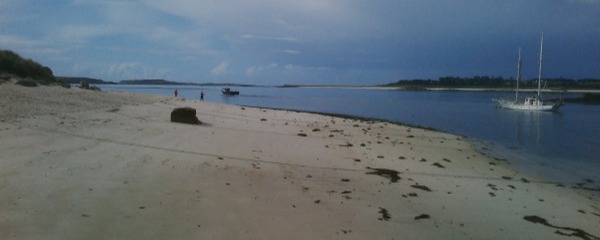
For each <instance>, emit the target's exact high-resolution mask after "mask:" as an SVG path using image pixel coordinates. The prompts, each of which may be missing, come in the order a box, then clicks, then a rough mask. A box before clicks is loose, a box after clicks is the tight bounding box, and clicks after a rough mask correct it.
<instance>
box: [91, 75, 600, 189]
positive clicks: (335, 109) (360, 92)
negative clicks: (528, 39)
mask: <svg viewBox="0 0 600 240" xmlns="http://www.w3.org/2000/svg"><path fill="white" fill-rule="evenodd" d="M100 87H101V88H102V89H104V90H123V91H130V92H140V93H149V94H156V95H165V96H172V95H173V91H174V90H175V89H176V88H177V89H178V92H179V96H180V97H184V98H188V99H197V100H198V99H200V90H203V91H204V92H205V93H206V96H205V101H209V102H220V103H227V104H236V105H247V106H258V107H266V108H285V109H293V110H301V111H314V112H324V113H335V114H347V115H355V116H361V117H368V118H378V119H384V120H388V121H393V122H401V123H407V124H411V125H419V126H423V127H430V128H435V129H438V130H441V131H445V132H449V133H453V134H459V135H463V136H467V137H469V138H470V139H471V140H472V141H473V142H475V143H476V144H477V145H478V146H480V148H481V149H482V150H484V152H487V153H490V154H493V155H495V156H497V157H500V158H505V159H508V160H509V162H510V163H511V164H512V165H514V166H516V167H517V168H518V169H520V170H522V171H524V172H526V173H528V174H533V175H536V176H539V177H542V178H546V179H547V180H550V181H557V182H563V183H567V184H573V183H577V182H582V179H584V178H585V179H590V180H592V181H594V183H593V184H594V185H595V186H596V187H597V186H598V184H599V182H600V174H598V173H600V158H599V157H598V155H599V154H600V149H599V148H600V137H599V136H600V127H599V125H598V122H599V120H600V106H598V105H583V104H568V105H565V106H564V107H562V108H561V109H560V111H559V112H520V111H510V110H504V109H498V108H496V107H495V106H496V105H495V103H494V102H492V100H491V99H492V98H493V97H504V96H511V93H498V92H462V91H396V90H380V89H340V88H275V87H236V88H235V89H236V90H239V91H240V93H241V94H240V95H239V96H223V95H221V93H220V89H221V88H220V87H199V86H163V85H100ZM547 97H560V96H559V95H555V96H547ZM562 97H573V95H566V94H563V95H562Z"/></svg>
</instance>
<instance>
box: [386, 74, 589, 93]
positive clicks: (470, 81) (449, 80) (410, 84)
mask: <svg viewBox="0 0 600 240" xmlns="http://www.w3.org/2000/svg"><path fill="white" fill-rule="evenodd" d="M516 84H517V82H516V81H515V79H514V78H503V77H501V76H500V77H494V76H492V77H489V76H474V77H452V76H446V77H440V78H438V79H437V80H432V79H427V80H425V79H413V80H399V81H397V82H394V83H389V84H386V85H383V86H386V87H404V88H407V89H426V88H457V89H460V88H486V89H508V88H515V87H516ZM544 85H545V87H546V88H549V89H553V90H572V89H580V90H600V79H579V80H575V79H568V78H553V79H544ZM519 86H520V87H521V88H523V89H527V88H531V89H535V88H537V79H529V80H522V81H521V82H520V83H519Z"/></svg>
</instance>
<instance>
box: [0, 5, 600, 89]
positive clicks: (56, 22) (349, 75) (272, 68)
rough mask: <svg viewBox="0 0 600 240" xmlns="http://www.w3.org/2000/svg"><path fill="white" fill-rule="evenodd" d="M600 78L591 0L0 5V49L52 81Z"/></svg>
mask: <svg viewBox="0 0 600 240" xmlns="http://www.w3.org/2000/svg"><path fill="white" fill-rule="evenodd" d="M541 32H544V36H545V42H544V70H543V75H544V77H548V78H555V77H567V78H576V79H581V78H600V0H497V1H496V0H490V1H487V0H454V1H448V0H414V1H413V0H389V1H387V0H382V1H356V0H302V1H298V0H254V1H248V0H214V1H213V0H205V1H187V0H171V1H159V0H137V1H116V0H106V1H100V0H90V1H86V0H71V1H60V0H59V1H33V0H31V1H27V0H2V1H0V48H2V49H11V50H13V51H15V52H17V53H19V54H20V55H22V56H23V57H26V58H31V59H33V60H36V61H38V62H40V63H42V64H44V65H47V66H49V67H50V68H52V69H53V71H54V74H55V75H59V76H85V77H93V78H100V79H104V80H109V81H119V80H124V79H140V78H163V79H168V80H173V81H180V82H198V83H200V82H223V83H225V82H236V83H250V84H266V85H279V84H354V85H368V84H381V83H389V82H395V81H397V80H399V79H414V78H423V79H429V78H431V79H437V78H438V77H442V76H460V77H472V76H477V75H478V76H483V75H487V76H503V77H507V78H508V77H514V75H515V74H516V61H517V51H518V48H519V47H522V48H523V50H522V51H523V53H522V54H523V75H524V77H525V78H534V77H536V76H537V58H538V51H539V38H540V33H541Z"/></svg>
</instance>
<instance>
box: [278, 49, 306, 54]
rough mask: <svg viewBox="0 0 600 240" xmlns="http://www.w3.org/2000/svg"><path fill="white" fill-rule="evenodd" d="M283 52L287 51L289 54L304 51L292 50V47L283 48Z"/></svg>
mask: <svg viewBox="0 0 600 240" xmlns="http://www.w3.org/2000/svg"><path fill="white" fill-rule="evenodd" d="M283 52H284V53H287V54H301V53H302V52H300V51H298V50H292V49H286V50H283Z"/></svg>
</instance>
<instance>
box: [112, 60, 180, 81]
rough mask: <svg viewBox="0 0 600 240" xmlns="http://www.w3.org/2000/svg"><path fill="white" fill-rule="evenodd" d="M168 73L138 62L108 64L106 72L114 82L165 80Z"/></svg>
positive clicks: (165, 70) (162, 69)
mask: <svg viewBox="0 0 600 240" xmlns="http://www.w3.org/2000/svg"><path fill="white" fill-rule="evenodd" d="M168 72H169V70H167V69H164V68H159V69H156V68H152V67H148V66H146V65H144V64H141V63H139V62H123V63H116V64H110V65H109V66H108V70H107V73H108V75H109V76H111V79H115V80H127V79H153V78H165V77H166V74H167V73H168Z"/></svg>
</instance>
